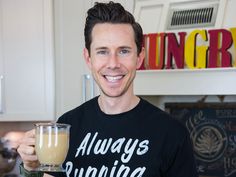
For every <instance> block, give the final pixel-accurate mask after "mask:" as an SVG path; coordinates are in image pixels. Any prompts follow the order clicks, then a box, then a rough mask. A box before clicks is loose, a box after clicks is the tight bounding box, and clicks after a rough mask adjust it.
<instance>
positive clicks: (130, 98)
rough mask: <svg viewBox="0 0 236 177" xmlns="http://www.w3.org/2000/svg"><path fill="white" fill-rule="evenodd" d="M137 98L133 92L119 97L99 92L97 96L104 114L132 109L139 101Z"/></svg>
mask: <svg viewBox="0 0 236 177" xmlns="http://www.w3.org/2000/svg"><path fill="white" fill-rule="evenodd" d="M139 100H140V99H139V97H137V96H135V95H134V94H132V95H123V96H120V97H108V96H105V95H104V94H101V95H100V96H99V98H98V104H99V107H100V109H101V110H102V111H103V112H104V113H106V114H119V113H122V112H127V111H129V110H131V109H133V108H134V107H135V106H136V105H137V104H138V103H139Z"/></svg>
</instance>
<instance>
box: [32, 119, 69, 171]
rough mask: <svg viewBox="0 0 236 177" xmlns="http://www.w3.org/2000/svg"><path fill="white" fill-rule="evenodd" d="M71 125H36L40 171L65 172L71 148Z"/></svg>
mask: <svg viewBox="0 0 236 177" xmlns="http://www.w3.org/2000/svg"><path fill="white" fill-rule="evenodd" d="M69 128H70V125H67V124H58V123H40V124H36V144H35V150H36V154H37V157H38V160H39V162H40V167H39V168H38V170H39V171H64V169H63V168H62V167H61V164H62V163H63V162H64V160H65V158H66V155H67V152H68V148H69Z"/></svg>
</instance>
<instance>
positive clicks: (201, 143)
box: [165, 103, 236, 177]
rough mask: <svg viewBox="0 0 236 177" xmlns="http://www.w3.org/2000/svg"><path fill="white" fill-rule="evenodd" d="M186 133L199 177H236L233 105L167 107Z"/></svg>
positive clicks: (175, 104) (235, 134) (211, 104)
mask: <svg viewBox="0 0 236 177" xmlns="http://www.w3.org/2000/svg"><path fill="white" fill-rule="evenodd" d="M165 109H166V111H167V112H169V113H170V114H171V115H173V117H174V118H176V119H178V120H180V121H181V122H182V123H183V124H184V125H185V126H186V127H187V129H188V131H189V133H190V137H191V140H192V143H193V149H194V156H195V158H196V162H197V170H198V172H199V175H200V176H201V177H235V176H236V103H166V104H165Z"/></svg>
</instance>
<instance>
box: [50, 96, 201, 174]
mask: <svg viewBox="0 0 236 177" xmlns="http://www.w3.org/2000/svg"><path fill="white" fill-rule="evenodd" d="M58 122H60V123H67V124H70V125H71V130H70V147H69V152H68V155H67V158H66V160H65V162H64V164H63V167H64V168H65V169H66V175H65V174H61V175H59V174H57V175H55V174H53V175H55V176H70V177H85V176H88V177H141V176H142V177H197V172H196V166H195V162H194V157H193V152H192V145H191V141H190V138H189V134H188V131H187V130H186V128H185V127H184V126H183V125H182V124H181V123H180V122H178V121H177V120H175V119H173V118H171V117H170V115H168V114H167V113H165V112H164V111H162V110H160V109H158V108H157V107H155V106H153V105H152V104H150V103H148V102H147V101H145V100H143V99H141V100H140V102H139V104H138V105H137V106H136V107H135V108H133V109H132V110H130V111H128V112H124V113H121V114H115V115H107V114H105V113H104V112H102V111H101V110H100V107H99V105H98V97H96V98H94V99H92V100H90V101H88V102H86V103H84V104H82V105H81V106H79V107H77V108H75V109H73V110H71V111H69V112H67V113H65V114H64V115H63V116H61V117H60V118H59V119H58Z"/></svg>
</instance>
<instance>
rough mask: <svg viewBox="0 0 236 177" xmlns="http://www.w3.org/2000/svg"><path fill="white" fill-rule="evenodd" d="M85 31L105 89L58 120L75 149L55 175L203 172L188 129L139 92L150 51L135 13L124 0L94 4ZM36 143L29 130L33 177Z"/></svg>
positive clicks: (155, 176) (25, 155)
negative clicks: (139, 77)
mask: <svg viewBox="0 0 236 177" xmlns="http://www.w3.org/2000/svg"><path fill="white" fill-rule="evenodd" d="M84 35H85V49H84V58H85V62H86V63H87V65H88V67H89V69H90V70H91V72H92V74H93V77H94V79H95V81H96V83H97V84H98V86H99V88H100V95H99V96H98V97H95V98H93V99H91V100H89V101H87V102H86V103H84V104H82V105H80V106H79V107H77V108H75V109H73V110H71V111H69V112H67V113H65V114H64V115H62V116H61V117H60V118H59V119H58V122H59V123H67V124H70V125H71V130H70V147H69V152H68V155H67V157H66V160H65V162H64V164H63V167H64V168H65V170H66V171H65V174H63V173H50V175H53V176H58V177H59V176H73V177H141V176H142V177H197V172H196V167H195V162H194V157H193V151H192V145H191V141H190V138H189V134H188V131H187V130H186V128H185V127H184V126H183V125H182V124H180V123H179V122H177V121H176V120H175V119H173V118H172V117H170V115H168V114H167V113H165V112H163V111H162V110H160V109H159V108H157V107H155V106H153V105H152V104H150V103H148V102H147V101H145V100H144V99H142V98H140V97H138V96H136V95H135V94H134V91H133V80H134V78H135V73H136V70H137V69H138V68H139V67H140V65H141V64H142V62H143V59H144V56H145V54H144V48H143V47H142V40H143V33H142V28H141V26H140V25H139V24H138V23H137V22H135V19H134V17H133V16H132V15H131V14H130V13H129V12H128V11H126V10H125V9H124V8H123V7H122V6H121V5H120V4H119V3H113V2H109V3H96V4H95V6H94V7H92V8H91V9H89V10H88V16H87V18H86V24H85V30H84ZM34 145H35V133H34V131H33V130H32V131H29V132H26V134H25V137H24V138H23V139H22V143H21V145H20V146H19V148H18V152H19V154H20V155H21V157H22V160H23V167H24V168H22V169H23V170H25V171H26V173H25V176H30V175H33V174H34V175H35V173H37V172H33V171H34V169H35V168H36V167H37V166H38V160H37V156H36V155H35V150H34ZM37 174H38V176H43V174H42V173H37ZM47 175H48V174H46V173H45V174H44V176H47Z"/></svg>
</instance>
